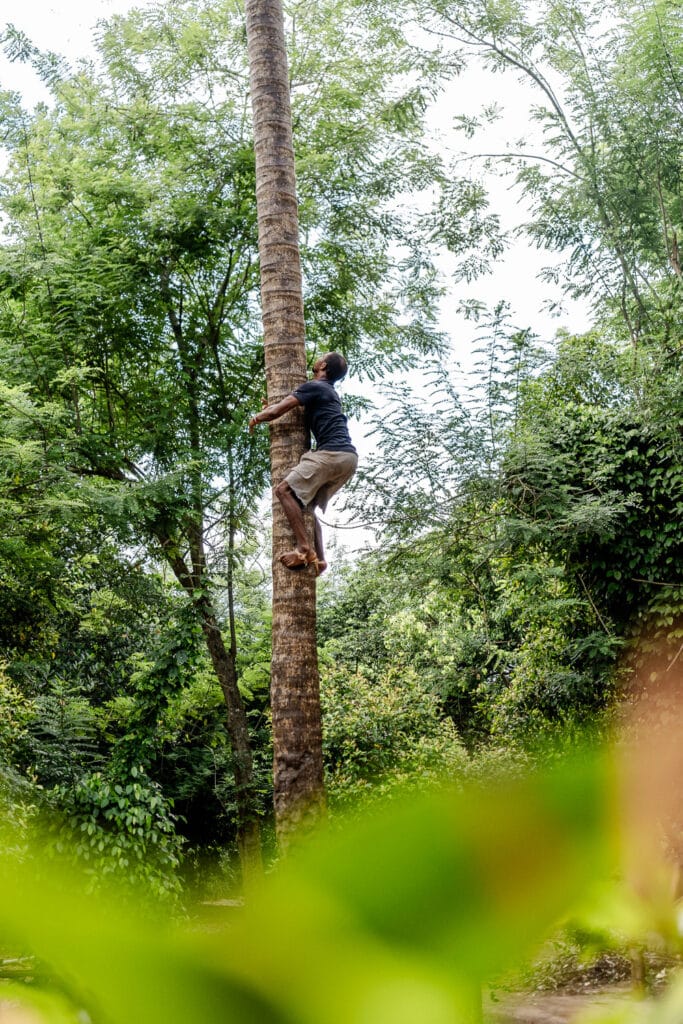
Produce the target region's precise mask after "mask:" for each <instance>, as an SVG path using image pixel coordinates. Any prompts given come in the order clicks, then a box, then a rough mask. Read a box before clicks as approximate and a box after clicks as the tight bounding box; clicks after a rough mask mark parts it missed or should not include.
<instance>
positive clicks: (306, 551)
mask: <svg viewBox="0 0 683 1024" xmlns="http://www.w3.org/2000/svg"><path fill="white" fill-rule="evenodd" d="M275 493H276V494H277V496H278V498H279V499H280V504H281V505H282V509H283V511H284V513H285V515H286V516H287V520H288V522H289V525H290V526H291V528H292V532H293V533H294V537H295V538H296V548H297V551H300V552H301V554H302V555H303V556H304V560H303V562H301V560H299V559H292V558H290V559H289V562H291V566H298V565H300V564H306V562H310V561H313V557H309V556H314V555H315V550H314V548H313V547H312V545H311V542H310V540H309V539H308V532H307V530H306V523H305V522H304V515H303V512H302V511H301V505H300V504H299V501H298V499H297V497H296V495H295V493H294V491H293V490H292V488H291V487H290V486H289V484H288V483H287V481H286V480H283V481H282V482H281V483H279V484H278V485H277V487H276V488H275ZM316 522H317V520H316ZM293 554H294V553H293V552H287V554H286V555H283V556H282V559H281V560H285V559H286V558H287V556H288V555H293ZM284 564H285V565H289V563H288V562H287V561H286V560H285V561H284ZM291 566H289V567H290V568H291Z"/></svg>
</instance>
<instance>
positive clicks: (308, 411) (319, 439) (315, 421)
mask: <svg viewBox="0 0 683 1024" xmlns="http://www.w3.org/2000/svg"><path fill="white" fill-rule="evenodd" d="M292 394H293V395H294V397H295V398H296V399H298V401H299V402H301V404H302V405H303V407H304V423H305V424H306V427H307V429H308V430H310V431H311V433H312V434H313V437H314V438H315V442H316V446H317V449H318V451H325V452H355V450H356V449H355V448H354V447H353V445H352V444H351V437H350V435H349V431H348V427H347V426H346V416H345V415H344V413H343V412H342V406H341V400H340V398H339V395H338V394H337V392H336V391H335V389H334V385H333V384H331V383H330V382H329V381H328V380H307V381H306V383H305V384H301V385H300V386H299V387H298V388H297V389H296V391H293V392H292Z"/></svg>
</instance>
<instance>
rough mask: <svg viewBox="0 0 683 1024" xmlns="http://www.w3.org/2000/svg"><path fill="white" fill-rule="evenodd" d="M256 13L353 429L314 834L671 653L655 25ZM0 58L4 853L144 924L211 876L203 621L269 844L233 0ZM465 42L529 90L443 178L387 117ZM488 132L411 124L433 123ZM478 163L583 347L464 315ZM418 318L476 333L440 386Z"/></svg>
mask: <svg viewBox="0 0 683 1024" xmlns="http://www.w3.org/2000/svg"><path fill="white" fill-rule="evenodd" d="M287 16H288V22H287V24H288V32H289V36H288V38H289V43H290V48H291V49H290V60H291V78H292V103H293V118H294V141H295V150H296V157H297V173H298V187H299V203H300V219H301V231H302V238H301V245H302V260H303V269H304V289H305V308H306V323H307V343H308V346H309V349H310V355H311V360H312V359H313V357H314V354H319V353H320V352H322V351H325V350H328V349H332V348H334V349H337V350H340V351H342V352H344V353H345V354H346V355H347V357H348V360H349V363H350V365H351V368H352V372H351V375H350V377H349V379H348V381H347V382H345V384H344V400H345V403H346V405H347V407H348V410H349V411H350V412H351V414H352V423H351V426H352V431H353V433H354V435H355V436H357V437H360V435H361V434H362V433H363V432H366V433H368V434H369V436H370V437H371V440H372V445H373V448H372V451H370V452H369V453H368V455H367V456H365V457H364V460H363V464H362V469H361V472H360V473H359V475H358V477H357V479H356V481H355V482H354V484H353V486H352V488H351V489H350V490H348V491H347V492H346V493H345V501H346V506H347V509H348V510H349V511H350V512H351V514H352V521H353V522H354V523H356V524H357V525H359V526H362V527H364V528H365V529H366V530H371V531H372V536H373V537H374V543H373V545H370V548H371V549H370V550H366V551H365V552H364V553H360V554H359V553H355V554H353V555H348V556H346V557H341V556H339V554H337V557H333V559H332V562H333V564H332V566H331V568H330V570H329V571H328V573H327V574H326V575H325V576H324V577H323V578H322V579H321V580H320V583H319V589H318V634H319V654H320V665H321V672H322V701H323V730H324V750H325V758H326V773H327V777H326V785H327V791H328V800H329V805H330V812H331V817H332V820H335V816H336V815H337V814H338V813H340V812H342V811H349V810H353V811H354V813H356V812H358V809H359V808H361V809H362V808H363V807H364V806H366V805H368V804H372V805H373V806H374V807H377V806H380V805H381V806H382V807H384V806H385V805H386V804H387V803H389V802H390V801H388V799H387V798H388V797H389V796H390V794H392V793H393V792H394V790H395V788H396V787H401V789H405V788H407V789H408V790H421V789H423V788H428V787H429V784H430V783H431V782H433V781H436V780H437V779H440V778H442V777H443V776H444V774H445V775H446V776H448V777H449V778H451V779H456V780H465V779H481V778H486V777H489V776H490V775H492V774H493V775H494V776H495V777H496V778H507V777H512V778H514V777H515V776H516V775H517V774H518V772H519V769H520V766H522V765H530V764H533V763H536V762H537V761H539V760H542V756H541V754H540V751H541V750H546V749H547V744H548V743H549V742H551V743H552V744H553V749H554V750H557V749H558V748H563V749H565V750H567V749H569V750H571V749H572V748H573V747H574V746H575V745H576V744H578V742H579V737H581V736H584V735H585V733H586V732H587V731H589V732H590V733H591V734H593V735H598V736H601V735H604V734H607V733H608V732H609V729H610V725H611V722H612V715H613V709H614V707H615V705H616V703H618V698H619V695H620V694H621V693H622V692H623V687H624V686H625V685H626V682H627V680H628V679H629V678H630V677H631V676H632V675H633V673H634V672H636V673H637V672H638V671H639V668H640V663H639V661H638V657H637V656H634V655H633V654H632V651H633V650H634V646H635V645H636V644H640V648H639V649H640V651H641V652H642V650H644V649H646V650H649V649H650V647H651V646H652V645H653V644H656V645H658V650H659V652H660V656H661V657H663V660H664V662H665V663H666V664H668V665H669V667H670V666H671V665H673V664H674V663H676V662H677V659H678V657H679V655H680V649H681V643H682V642H683V630H682V628H681V619H680V614H681V607H682V604H683V579H682V578H681V571H680V566H681V564H682V557H683V514H682V513H683V441H682V436H683V435H682V431H681V428H682V426H683V375H682V373H681V363H682V360H683V345H682V336H681V323H682V322H683V317H682V303H683V297H682V296H683V293H682V290H681V284H682V278H683V269H682V266H683V264H682V262H681V261H682V257H681V253H680V246H681V232H682V231H683V196H682V191H681V189H682V180H681V178H682V174H683V169H682V164H681V137H682V135H683V132H682V129H683V125H682V124H681V122H682V119H683V72H681V68H682V67H683V14H682V12H681V9H680V8H679V7H678V5H676V4H673V3H669V2H665V0H648V2H647V3H644V4H635V3H631V2H629V0H623V2H622V0H612V2H610V3H608V4H599V5H598V4H594V3H593V2H592V0H549V2H547V3H546V2H544V3H541V4H533V3H528V4H527V3H524V2H519V3H516V2H512V0H510V2H508V0H501V2H487V0H473V2H471V3H468V4H461V3H459V2H458V0H414V2H411V3H409V2H408V0H396V2H392V3H390V4H383V5H376V4H374V3H372V2H367V0H365V2H363V3H358V2H356V0H336V2H329V3H328V2H321V3H317V4H315V5H310V4H299V3H293V4H291V5H288V7H287ZM418 26H419V30H420V31H419V32H417V31H416V29H417V27H418ZM3 40H4V47H5V51H6V53H7V54H8V55H9V56H10V57H11V58H12V59H13V60H17V61H24V62H28V63H30V64H31V65H32V66H33V67H34V68H35V70H36V72H37V73H38V74H39V75H40V76H41V78H42V80H43V82H44V83H45V84H46V86H47V87H48V88H49V90H50V94H51V101H50V103H49V104H47V103H46V104H41V105H39V106H37V107H36V108H35V109H33V110H27V109H25V108H24V106H23V104H22V99H21V97H20V96H19V95H17V94H15V93H12V92H10V91H5V92H3V93H1V94H0V105H1V109H2V124H3V146H4V149H5V153H6V158H7V159H6V164H5V166H4V170H3V172H2V178H1V181H0V208H1V210H2V225H3V235H2V244H1V246H0V474H1V476H2V489H1V491H0V800H1V802H2V807H3V819H4V823H5V824H4V827H5V829H6V832H7V842H8V843H10V845H12V846H13V847H14V848H17V849H22V848H23V847H24V845H25V844H27V843H28V841H29V839H28V837H29V836H30V834H31V830H32V828H33V827H34V825H35V824H36V823H38V822H40V823H41V825H42V827H43V828H44V830H45V831H44V832H43V833H42V835H43V839H42V845H43V852H44V853H45V854H47V855H52V856H54V857H58V856H62V857H64V856H66V858H67V859H68V860H69V861H70V862H72V863H74V864H78V865H80V867H81V869H84V870H85V871H86V873H87V877H88V880H89V885H90V888H91V890H92V891H94V890H96V889H98V888H99V887H101V886H102V885H103V884H104V883H105V882H106V881H107V880H109V879H116V880H117V881H118V882H119V883H120V884H122V885H123V886H124V887H130V888H131V890H132V891H136V892H137V891H138V889H137V887H138V886H139V885H140V883H143V885H144V889H145V893H146V898H147V899H148V900H149V901H150V902H151V903H154V904H157V903H159V902H161V903H162V904H164V903H165V904H168V905H171V906H172V907H174V908H175V909H176V911H177V912H180V911H181V908H183V907H187V906H188V905H189V904H190V903H191V901H192V899H193V898H194V897H195V896H197V894H201V896H202V897H204V898H206V897H207V896H209V897H210V896H220V895H225V893H226V892H233V891H235V890H236V889H237V888H238V884H239V880H238V877H237V875H238V871H237V867H236V858H235V850H234V845H235V788H234V781H233V777H232V772H231V757H232V755H231V747H230V741H229V735H228V732H227V731H226V707H225V702H224V690H223V688H222V684H221V677H220V671H219V669H218V667H217V666H218V662H217V660H216V657H215V651H214V650H212V648H211V645H210V644H209V643H207V635H206V630H203V628H202V622H204V623H205V622H206V621H207V618H208V619H210V621H211V622H213V623H214V624H215V629H216V630H217V631H218V632H219V633H220V636H221V639H222V645H223V646H222V650H223V653H224V655H225V658H226V659H227V660H228V661H229V662H230V664H232V666H233V667H234V670H235V672H236V673H237V679H238V683H239V688H240V691H241V694H242V698H243V700H244V701H245V704H246V708H247V715H248V720H249V724H250V730H251V743H252V749H253V754H254V759H255V767H256V778H257V794H256V799H257V800H258V812H259V814H260V815H261V816H262V819H263V824H264V834H265V835H266V838H267V837H268V836H269V835H270V834H271V833H270V832H269V827H270V823H271V816H272V812H271V799H272V792H271V786H272V783H271V757H272V750H271V741H270V735H269V706H268V685H269V643H270V639H269V637H270V616H271V610H270V590H269V558H270V555H269V537H268V522H267V515H266V514H265V513H264V511H263V509H264V504H263V498H264V494H265V493H266V492H267V489H268V485H269V475H268V451H267V439H266V438H265V436H264V434H260V435H258V434H255V435H254V436H250V434H249V433H248V431H247V429H246V425H247V422H248V419H249V416H250V415H251V414H253V412H254V410H256V409H258V408H260V400H261V395H262V393H263V350H262V344H261V335H260V330H261V328H260V320H259V306H258V260H257V247H256V214H255V202H254V165H253V153H252V150H251V137H250V131H251V128H250V122H249V118H248V109H247V84H246V83H247V70H246V67H247V65H246V61H247V56H246V48H245V42H244V27H243V16H242V11H241V7H240V5H239V4H234V3H232V2H230V0H228V2H225V3H223V2H220V3H218V2H213V0H169V2H168V3H165V4H164V5H162V6H150V7H148V8H141V9H140V10H134V11H132V12H131V13H130V14H129V15H126V16H125V17H114V18H112V19H111V20H110V21H108V22H107V23H106V24H102V25H101V27H100V30H99V33H98V60H97V61H96V62H95V61H93V62H91V61H85V60H84V61H83V62H81V63H80V64H79V65H77V66H75V67H71V66H68V65H67V64H66V62H65V61H63V60H62V59H60V58H59V57H58V56H56V55H54V54H49V53H44V52H40V51H39V50H37V49H36V48H35V47H34V46H33V44H32V43H31V41H30V40H29V39H28V38H26V37H25V36H24V35H23V34H22V32H20V31H19V30H18V29H16V28H13V27H12V26H7V27H6V29H5V31H4V36H3ZM368 54H372V60H368ZM474 62H478V66H481V67H483V68H486V69H488V72H489V73H490V74H491V75H493V76H496V78H497V80H499V82H500V87H501V91H502V92H504V90H505V84H506V82H507V81H508V80H509V79H510V78H516V79H518V80H522V81H524V82H526V83H527V84H528V86H529V88H530V90H531V93H530V95H531V96H532V103H533V106H532V110H531V114H530V121H529V137H528V138H527V139H521V140H519V139H511V140H510V147H509V149H508V150H507V151H506V152H504V153H502V154H499V155H498V156H496V157H490V156H489V158H488V159H487V161H486V162H485V163H484V162H483V161H479V162H476V161H472V160H469V161H467V162H466V163H463V162H462V161H459V160H457V159H453V160H451V158H450V157H449V156H446V155H444V154H442V152H441V151H440V147H439V145H438V140H437V144H435V143H434V140H433V139H430V138H428V137H427V135H426V129H425V123H426V120H425V119H426V115H427V113H428V111H429V109H430V104H431V103H432V102H433V100H434V99H435V98H436V97H438V96H439V94H440V93H441V91H442V90H443V89H444V88H446V87H450V86H451V84H452V81H453V79H454V78H457V75H458V74H459V73H460V72H461V71H462V70H463V68H465V67H467V66H468V65H469V66H471V65H472V64H473V63H474ZM455 95H457V92H456V93H455ZM496 116H497V113H496V111H495V110H493V109H491V108H488V109H486V110H483V111H482V113H481V117H479V118H472V117H470V116H468V117H461V116H459V111H458V110H454V111H453V117H454V120H455V122H456V123H457V124H458V126H459V129H460V131H461V132H462V133H463V137H464V138H466V139H468V140H469V144H470V145H471V144H473V143H474V144H476V140H477V138H478V133H479V132H480V131H482V130H484V128H485V125H486V123H487V122H490V121H491V120H494V119H495V118H496ZM463 167H466V168H467V173H466V174H465V175H463ZM493 175H496V176H500V177H503V178H505V180H506V181H507V183H508V185H509V188H510V192H509V195H510V196H511V197H514V198H513V200H512V201H515V202H519V203H520V207H519V221H520V226H519V229H518V232H517V237H518V238H520V237H521V238H523V239H525V240H526V243H527V244H528V246H529V247H530V248H531V247H536V248H541V249H545V250H548V251H549V252H551V253H553V254H557V255H558V256H559V257H560V258H561V259H560V261H559V262H557V261H555V262H553V263H552V268H551V269H549V270H548V280H550V279H552V281H553V283H554V284H555V285H557V284H558V283H559V284H560V285H561V286H562V288H563V289H564V290H565V291H566V293H567V294H568V295H569V296H572V297H574V298H576V297H581V298H583V299H584V300H585V301H587V302H589V303H590V308H591V310H592V327H591V329H590V330H589V331H588V332H579V331H576V330H573V329H572V325H571V323H566V322H565V320H564V319H563V318H560V319H558V324H561V325H562V326H561V327H560V328H559V329H558V331H557V334H556V336H555V337H554V338H548V337H541V336H539V335H538V334H537V333H536V332H535V329H534V325H533V324H522V325H519V324H516V323H514V322H513V319H512V316H511V314H510V310H509V305H508V301H507V300H509V299H511V298H512V297H510V296H505V295H501V296H500V300H499V301H498V302H494V303H492V304H490V305H488V306H485V305H484V304H483V303H481V302H478V301H475V300H473V299H472V298H471V295H472V294H473V290H472V283H473V282H475V283H476V282H477V281H479V280H482V279H484V278H485V277H486V275H487V273H488V272H489V270H490V269H491V268H492V266H493V265H495V263H496V261H497V260H498V259H499V258H500V257H501V255H502V254H503V253H504V252H505V250H506V247H507V245H508V243H509V242H510V240H511V239H510V235H509V232H508V233H506V231H505V230H504V229H503V227H502V226H501V218H500V211H498V210H496V209H495V208H494V206H493V205H492V203H491V201H490V199H489V197H488V195H487V190H486V181H487V180H490V178H491V176H493ZM444 252H447V253H449V254H450V255H451V257H452V262H451V263H450V264H449V266H452V267H453V268H454V269H453V270H452V274H451V276H448V277H447V276H446V275H445V274H444V273H443V271H442V270H441V271H440V270H439V267H440V266H441V263H440V259H441V256H442V255H443V253H444ZM530 287H531V282H530ZM534 287H539V288H540V289H541V290H542V289H543V283H542V282H541V284H540V285H539V284H538V283H535V284H534ZM458 306H459V307H460V309H461V311H462V312H463V313H464V314H465V315H466V316H467V318H468V319H467V323H468V324H469V325H470V327H471V335H472V346H473V348H475V349H476V360H475V363H476V365H475V367H474V369H473V370H472V371H471V373H470V374H469V378H468V380H469V383H468V385H467V386H466V387H465V388H463V387H461V386H456V384H455V377H454V369H455V367H454V365H453V359H452V356H451V354H450V349H449V337H448V335H447V333H446V332H444V331H443V330H442V329H441V326H440V325H441V324H442V323H443V321H444V310H448V309H449V308H451V309H453V310H455V308H456V307H458ZM353 417H355V420H354V419H353ZM333 554H334V552H333ZM567 786H568V788H567V789H563V790H562V791H561V792H562V793H564V794H566V793H567V792H569V791H570V790H571V784H569V783H568V784H567ZM569 802H570V803H571V800H570V801H569ZM496 806H498V805H496ZM498 811H499V812H500V813H501V814H502V815H503V817H504V813H503V812H502V811H501V809H500V807H499V808H498ZM497 813H498V812H497ZM430 820H431V819H430ZM396 827H397V828H398V825H397V826H396ZM389 834H391V833H389ZM270 842H271V846H272V839H271V840H270ZM268 852H269V853H270V854H271V855H273V854H274V850H273V849H270V850H269V851H268ZM340 871H341V868H340ZM292 884H294V883H292ZM254 927H256V926H254ZM269 927H270V926H269ZM273 927H274V926H273ZM255 941H256V940H255V939H254V942H255ZM502 955H503V954H501V956H502ZM503 959H504V957H503ZM315 1012H317V1011H315ZM315 1012H314V1010H311V1013H312V1014H313V1017H312V1019H315ZM340 1012H341V1011H340ZM349 1012H350V1011H349ZM145 1019H147V1020H151V1019H153V1014H152V1011H151V1010H150V1011H149V1013H148V1015H147V1017H146V1018H145ZM198 1019H199V1018H198ZM204 1019H207V1020H208V1019H209V1016H205V1018H204ZM245 1019H246V1018H245ZM259 1019H261V1018H259ZM263 1019H264V1020H265V1019H266V1017H263ZM268 1019H271V1018H268ZM272 1019H275V1018H272ZM278 1019H279V1018H278ZM317 1019H322V1018H320V1017H318V1018H317ZM328 1019H330V1020H331V1019H332V1018H331V1017H330V1018H328ZM341 1019H345V1021H346V1022H348V1021H350V1020H352V1019H355V1018H353V1016H352V1015H351V1016H349V1015H347V1016H346V1018H341V1017H340V1020H341ZM359 1019H360V1018H359ZM381 1019H384V1018H381ZM386 1019H387V1020H389V1019H392V1020H394V1019H397V1018H391V1016H390V1015H389V1016H387V1018H386ZM406 1019H407V1018H406ZM424 1019H427V1018H424ZM430 1019H434V1020H437V1019H438V1020H441V1019H443V1020H446V1019H450V1018H447V1017H443V1018H441V1017H437V1016H435V1017H433V1018H430ZM376 1020H378V1021H379V1020H380V1017H379V1016H378V1017H376Z"/></svg>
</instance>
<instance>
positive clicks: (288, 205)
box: [246, 0, 324, 847]
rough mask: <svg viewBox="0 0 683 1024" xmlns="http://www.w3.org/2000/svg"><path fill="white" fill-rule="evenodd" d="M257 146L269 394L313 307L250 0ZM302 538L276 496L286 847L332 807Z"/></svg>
mask: <svg viewBox="0 0 683 1024" xmlns="http://www.w3.org/2000/svg"><path fill="white" fill-rule="evenodd" d="M246 13H247V43H248V47H249V68H250V82H251V103H252V111H253V118H254V149H255V154H256V205H257V213H258V234H259V258H260V264H261V303H262V308H263V336H264V347H265V362H266V379H267V384H268V401H269V402H276V401H278V400H279V399H280V398H282V397H284V396H285V395H286V394H288V393H289V392H290V391H291V390H292V389H293V388H294V387H296V386H297V385H298V384H300V383H301V382H302V381H303V380H305V377H306V350H305V340H304V313H303V297H302V287H301V264H300V260H299V243H298V230H299V225H298V214H297V200H296V179H295V172H294V148H293V144H292V117H291V110H290V102H289V75H288V69H287V54H286V50H285V38H284V19H283V11H282V4H281V2H280V0H246ZM270 432H271V433H270V438H271V441H270V453H271V456H270V458H271V472H272V482H273V486H276V485H277V484H278V483H279V482H280V480H282V478H283V477H284V476H286V474H287V472H288V471H289V470H290V469H291V468H292V466H294V465H295V464H296V463H297V461H298V460H299V458H300V456H301V454H302V452H303V451H304V448H305V446H306V440H307V439H306V438H305V436H304V431H303V424H302V419H301V415H300V414H298V413H296V412H294V413H290V414H289V415H288V416H286V417H283V419H281V420H278V421H277V422H276V423H274V424H272V425H271V428H270ZM293 546H294V542H293V538H292V535H291V532H290V530H289V526H288V524H287V521H286V519H285V516H284V514H283V513H282V510H281V508H280V504H279V501H278V500H277V498H275V497H274V498H273V659H272V672H271V678H272V682H271V706H272V714H273V746H274V756H273V775H274V800H275V820H276V828H277V833H278V839H279V841H280V845H281V846H285V847H286V846H287V845H288V843H289V841H290V839H291V837H292V835H293V834H294V832H295V831H298V830H299V829H300V828H301V827H302V826H307V825H308V824H309V823H311V822H314V821H316V820H317V819H318V818H319V816H320V814H321V813H322V812H323V810H324V789H323V771H322V731H321V723H320V693H319V677H318V658H317V649H316V622H315V578H314V576H313V572H312V570H306V571H305V572H301V573H293V572H290V571H289V570H287V569H285V568H284V567H283V566H281V565H280V563H279V561H278V558H277V556H279V555H280V554H281V553H282V552H283V551H285V550H287V549H289V548H292V547H293Z"/></svg>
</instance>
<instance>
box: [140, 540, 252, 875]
mask: <svg viewBox="0 0 683 1024" xmlns="http://www.w3.org/2000/svg"><path fill="white" fill-rule="evenodd" d="M156 536H157V539H158V540H159V542H160V543H161V546H162V548H163V549H164V553H165V555H166V559H167V561H168V564H169V565H170V566H171V568H172V570H173V573H174V575H175V577H176V579H177V580H178V582H179V583H180V584H181V586H182V587H183V588H184V589H185V591H186V592H187V594H188V595H189V597H190V600H191V601H192V602H193V607H194V608H195V610H196V613H197V616H198V620H199V624H200V626H201V629H202V633H203V634H204V640H205V641H206V647H207V650H208V652H209V657H210V659H211V665H212V666H213V670H214V672H215V674H216V678H217V680H218V683H219V686H220V688H221V691H222V693H223V700H224V702H225V707H226V710H227V719H226V730H227V733H228V738H229V740H230V750H231V753H232V770H233V777H234V779H235V803H236V805H237V847H238V850H239V855H240V867H241V869H242V884H243V887H244V889H245V891H248V890H249V889H250V888H252V887H253V885H254V884H255V883H257V882H258V881H259V880H260V879H261V878H262V877H263V857H262V853H261V830H260V825H259V819H258V813H257V803H258V801H257V794H256V787H255V783H254V772H253V758H252V754H251V743H250V740H249V729H248V725H247V715H246V711H245V708H244V701H243V700H242V695H241V693H240V691H239V687H238V685H237V670H236V665H235V657H234V652H233V651H232V650H228V649H227V648H226V646H225V642H224V640H223V634H222V632H221V629H220V627H219V625H218V620H217V618H216V613H215V610H214V608H213V605H212V603H211V600H210V598H209V597H207V595H206V594H198V593H197V590H198V589H201V587H202V586H203V585H205V583H206V581H205V580H204V579H203V578H202V577H200V578H197V577H196V576H195V574H194V572H193V570H192V569H191V568H190V567H189V566H188V565H187V563H186V562H185V559H184V558H183V557H182V555H181V554H180V552H178V551H177V550H176V548H175V545H174V544H173V542H172V540H171V539H170V538H169V537H167V536H164V535H162V534H160V533H159V532H157V534H156Z"/></svg>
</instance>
